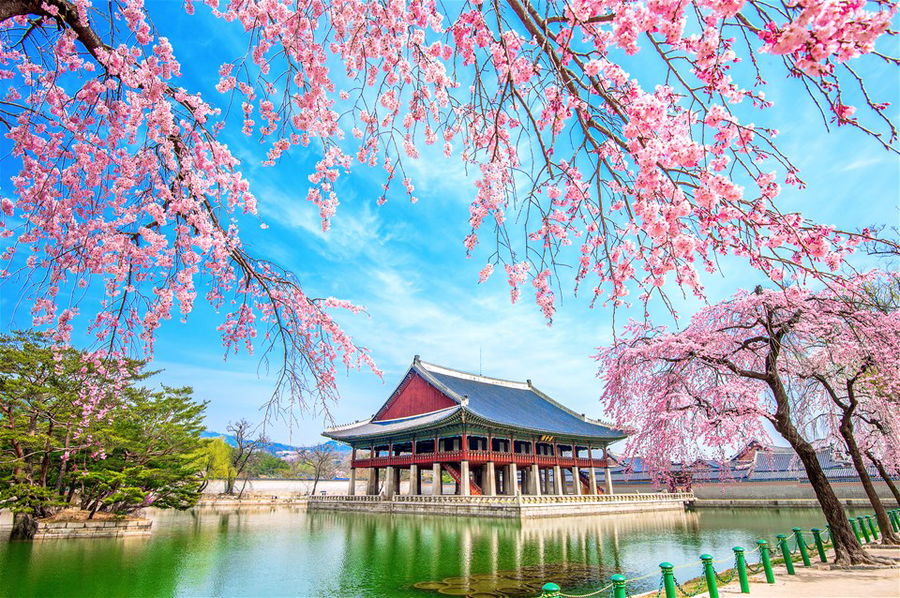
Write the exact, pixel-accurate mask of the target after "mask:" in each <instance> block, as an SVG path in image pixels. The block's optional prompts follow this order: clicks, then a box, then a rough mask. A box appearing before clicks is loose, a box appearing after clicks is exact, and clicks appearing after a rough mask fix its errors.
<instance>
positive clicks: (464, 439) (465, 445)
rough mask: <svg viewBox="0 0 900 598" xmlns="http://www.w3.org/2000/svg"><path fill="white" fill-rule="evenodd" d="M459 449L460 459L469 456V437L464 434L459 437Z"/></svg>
mask: <svg viewBox="0 0 900 598" xmlns="http://www.w3.org/2000/svg"><path fill="white" fill-rule="evenodd" d="M459 449H460V450H461V451H462V458H463V459H467V457H468V454H469V436H468V434H466V433H463V434H462V435H461V440H460V443H459Z"/></svg>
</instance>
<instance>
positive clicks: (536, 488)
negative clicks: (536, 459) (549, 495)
mask: <svg viewBox="0 0 900 598" xmlns="http://www.w3.org/2000/svg"><path fill="white" fill-rule="evenodd" d="M528 479H529V481H530V482H531V494H533V495H534V496H540V495H541V470H540V468H539V467H538V464H537V463H533V464H532V465H531V475H530V476H528Z"/></svg>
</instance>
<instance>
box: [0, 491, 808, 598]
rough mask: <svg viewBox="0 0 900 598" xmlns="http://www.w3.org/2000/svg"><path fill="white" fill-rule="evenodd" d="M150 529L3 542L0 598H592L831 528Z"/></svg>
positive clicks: (398, 519) (578, 522)
mask: <svg viewBox="0 0 900 598" xmlns="http://www.w3.org/2000/svg"><path fill="white" fill-rule="evenodd" d="M153 517H154V520H155V521H154V533H153V535H152V536H151V537H150V538H133V539H124V540H122V539H118V540H116V539H94V540H62V541H44V542H38V543H34V544H29V543H6V544H3V543H0V596H258V595H269V596H285V595H290V596H401V597H402V596H408V597H415V596H419V597H420V598H423V597H425V596H428V595H430V596H434V595H435V594H434V593H433V591H427V590H423V589H418V588H416V587H414V584H416V583H419V582H423V581H443V580H444V579H447V578H476V579H481V580H484V579H490V578H501V577H502V578H504V579H506V578H509V579H514V577H510V576H511V575H512V576H515V575H519V576H520V577H523V576H524V577H527V576H529V575H531V576H535V575H536V576H538V577H547V579H545V580H543V581H550V580H552V581H557V582H558V583H559V582H564V584H566V585H564V587H566V589H569V590H578V589H591V588H597V587H600V586H601V585H605V583H606V580H607V579H608V577H609V575H611V574H612V573H616V572H621V573H624V574H625V575H626V576H628V577H638V576H640V575H644V574H648V573H653V572H655V571H658V563H659V562H660V561H662V560H668V561H671V562H673V563H676V564H679V563H688V562H692V563H697V569H696V571H694V570H691V569H688V570H685V571H684V572H683V573H684V574H685V575H686V576H691V575H694V574H697V573H699V561H697V556H698V555H699V554H700V553H701V552H710V553H711V554H713V555H717V557H718V558H722V557H727V556H728V555H730V554H731V547H732V546H734V545H744V546H748V547H752V546H753V545H754V544H753V542H754V540H755V539H756V538H758V537H761V536H771V535H772V534H774V533H777V532H779V531H785V530H789V529H790V528H791V527H793V526H795V525H798V526H801V527H804V528H807V529H808V528H809V527H813V526H816V525H819V526H821V524H822V518H821V516H820V515H818V514H817V512H815V511H813V510H797V509H794V510H787V511H780V512H779V511H751V510H738V511H726V510H715V511H712V510H710V511H701V512H673V511H665V512H659V513H643V514H635V515H604V516H594V517H582V516H580V517H565V518H548V519H533V520H526V521H522V522H519V521H507V520H499V519H472V518H453V517H424V516H415V515H394V516H391V515H384V514H365V513H341V512H317V513H308V514H307V513H304V512H301V511H298V510H297V509H295V508H290V507H270V506H265V507H257V508H242V509H239V510H238V509H235V508H233V507H229V508H220V509H217V508H203V509H198V510H194V511H190V512H186V513H172V512H158V513H154V514H153ZM529 580H530V578H529ZM520 581H525V580H524V579H522V580H520ZM529 583H530V581H529ZM657 583H658V582H657V581H656V580H655V579H650V580H647V584H646V588H645V589H654V588H655V587H656V584H657ZM642 588H643V586H641V585H640V584H638V585H637V586H635V587H634V588H631V589H632V590H638V589H642ZM491 591H493V590H491ZM457 595H460V594H457Z"/></svg>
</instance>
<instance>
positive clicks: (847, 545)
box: [766, 351, 875, 565]
mask: <svg viewBox="0 0 900 598" xmlns="http://www.w3.org/2000/svg"><path fill="white" fill-rule="evenodd" d="M773 353H775V352H774V351H773ZM776 359H777V353H775V354H774V355H773V354H771V353H770V355H769V356H768V357H767V359H766V362H767V367H766V369H767V371H768V372H769V374H770V377H769V379H768V380H767V382H768V384H769V387H770V388H771V389H772V394H773V395H774V398H775V404H776V406H777V409H776V411H775V415H774V418H773V419H772V424H773V425H774V426H775V429H776V430H777V431H778V433H779V434H781V435H782V436H783V437H784V439H785V440H787V441H788V444H790V445H791V448H793V449H794V451H795V452H796V453H797V456H798V457H799V458H800V462H801V463H803V468H804V469H805V470H806V477H807V478H808V479H809V483H810V485H811V486H812V489H813V492H815V493H816V499H817V500H818V501H819V506H820V507H822V513H824V514H825V520H826V521H827V522H828V525H829V526H830V528H831V538H832V542H833V544H834V560H835V563H837V564H841V565H861V564H873V563H874V562H875V561H873V560H872V559H871V557H869V555H868V554H866V551H865V550H863V547H862V546H860V544H859V541H858V540H857V539H856V535H855V534H854V533H853V530H852V529H851V527H850V522H849V521H848V520H847V513H846V511H844V507H843V505H841V501H840V500H838V497H837V495H836V494H835V493H834V489H833V488H832V487H831V483H830V482H829V481H828V478H827V477H826V476H825V472H824V471H822V466H821V464H819V459H818V457H816V450H815V449H814V448H813V447H812V445H811V444H810V443H809V442H807V441H806V439H804V438H803V436H801V435H800V432H798V431H797V428H796V427H795V426H794V424H793V422H791V407H790V402H789V399H788V395H787V390H786V389H785V387H784V384H782V382H781V378H780V377H779V375H778V372H777V368H776V367H775V360H776Z"/></svg>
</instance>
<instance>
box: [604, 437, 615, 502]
mask: <svg viewBox="0 0 900 598" xmlns="http://www.w3.org/2000/svg"><path fill="white" fill-rule="evenodd" d="M603 481H604V482H605V486H606V493H607V494H612V493H613V487H612V472H610V470H609V451H608V450H607V447H606V445H603Z"/></svg>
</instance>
